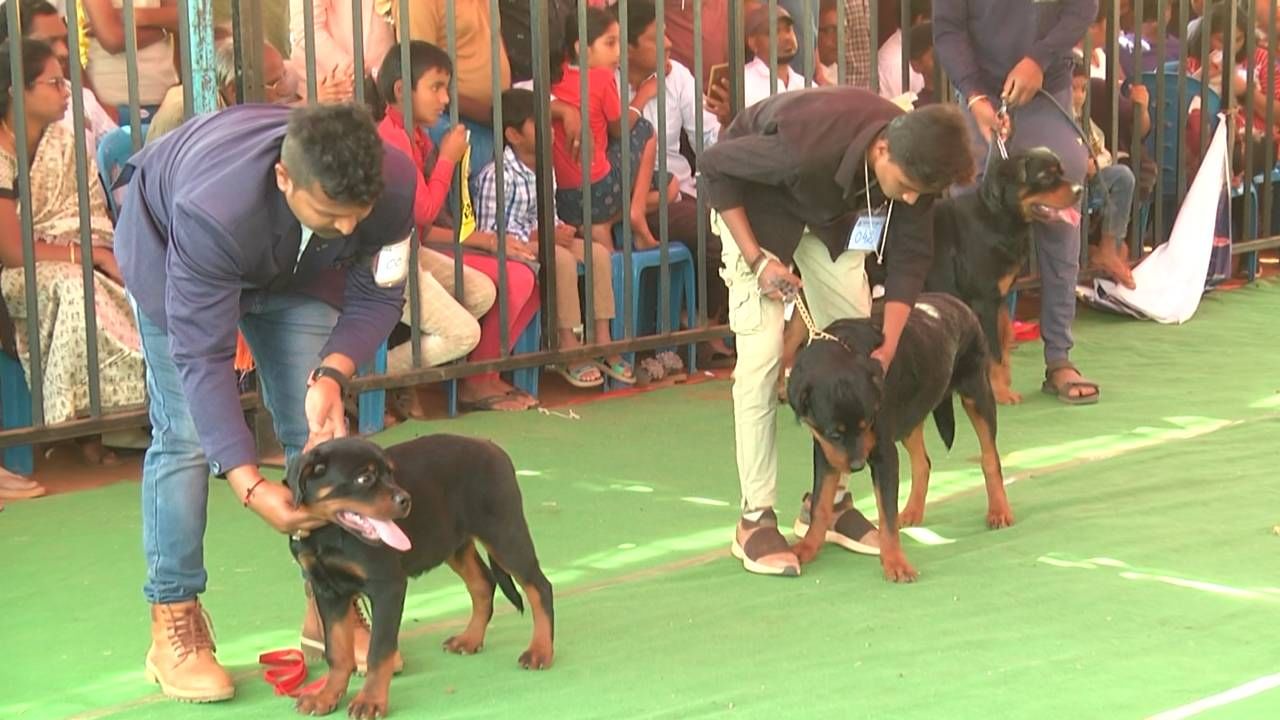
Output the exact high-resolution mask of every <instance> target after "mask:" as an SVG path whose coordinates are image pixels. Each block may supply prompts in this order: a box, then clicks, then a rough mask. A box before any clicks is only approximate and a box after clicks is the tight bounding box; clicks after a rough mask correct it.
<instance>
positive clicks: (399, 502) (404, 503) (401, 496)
mask: <svg viewBox="0 0 1280 720" xmlns="http://www.w3.org/2000/svg"><path fill="white" fill-rule="evenodd" d="M391 502H392V503H394V504H395V506H396V510H399V511H400V512H402V513H404V514H406V515H408V514H409V508H410V507H411V506H412V505H413V498H411V497H409V493H406V492H398V493H396V494H395V496H394V497H392V498H391Z"/></svg>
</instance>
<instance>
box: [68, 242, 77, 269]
mask: <svg viewBox="0 0 1280 720" xmlns="http://www.w3.org/2000/svg"><path fill="white" fill-rule="evenodd" d="M67 259H68V260H70V261H71V264H72V265H75V264H76V244H75V243H71V244H70V245H68V246H67Z"/></svg>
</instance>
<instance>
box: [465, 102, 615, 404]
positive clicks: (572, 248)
mask: <svg viewBox="0 0 1280 720" xmlns="http://www.w3.org/2000/svg"><path fill="white" fill-rule="evenodd" d="M502 138H503V141H504V145H505V147H504V148H503V151H502V185H503V202H504V205H505V212H504V215H505V219H506V233H507V248H508V250H509V251H510V250H511V249H516V248H518V249H519V251H518V252H517V253H514V254H509V257H513V258H520V257H525V258H528V259H529V260H534V259H536V258H537V256H538V190H537V180H538V179H537V172H536V168H537V162H538V161H537V135H536V130H535V127H534V96H533V93H532V92H531V91H529V90H522V89H513V90H507V91H505V92H503V93H502ZM473 202H474V204H475V211H476V230H477V232H490V233H496V232H497V231H498V191H497V171H496V168H495V166H494V164H493V163H492V162H491V163H489V164H488V165H487V166H485V168H484V169H483V170H481V171H480V173H479V175H477V176H476V192H475V196H474V197H473ZM553 202H554V201H553ZM576 234H577V233H576V231H575V229H574V228H573V227H572V226H570V225H565V224H563V223H559V222H557V224H556V230H555V238H554V241H555V249H556V266H555V273H556V297H555V302H556V332H557V334H558V335H559V339H560V347H562V348H575V347H580V346H581V345H582V342H581V341H580V340H579V339H578V336H577V335H576V334H575V333H574V329H575V328H576V327H577V326H578V325H581V324H582V306H581V304H580V302H579V299H578V264H579V263H581V262H583V261H584V258H585V256H586V252H585V244H584V240H583V239H582V238H580V237H577V236H576ZM591 266H592V273H593V274H592V282H593V288H592V289H593V292H592V298H591V301H592V307H593V309H594V311H595V337H596V339H597V341H598V342H607V341H608V340H609V339H610V337H611V336H610V333H609V321H610V320H612V319H613V317H614V307H615V306H614V298H613V270H612V262H611V261H610V248H608V247H606V246H604V245H601V244H597V245H596V246H595V247H593V248H592V253H591ZM553 369H554V370H555V371H556V372H558V373H560V375H562V376H563V377H564V378H565V380H567V381H568V382H569V383H570V384H572V385H574V386H575V387H582V388H588V387H598V386H599V385H601V384H602V383H603V382H604V376H603V375H601V372H604V373H605V374H608V375H609V376H610V377H612V378H614V379H615V380H619V381H621V382H624V383H628V384H630V383H634V382H635V372H634V370H633V369H632V367H631V364H630V363H628V362H627V361H626V360H625V359H623V358H622V356H620V355H617V354H615V355H611V356H609V357H607V358H600V359H597V360H588V361H582V362H577V363H570V364H568V365H565V366H561V367H555V368H553Z"/></svg>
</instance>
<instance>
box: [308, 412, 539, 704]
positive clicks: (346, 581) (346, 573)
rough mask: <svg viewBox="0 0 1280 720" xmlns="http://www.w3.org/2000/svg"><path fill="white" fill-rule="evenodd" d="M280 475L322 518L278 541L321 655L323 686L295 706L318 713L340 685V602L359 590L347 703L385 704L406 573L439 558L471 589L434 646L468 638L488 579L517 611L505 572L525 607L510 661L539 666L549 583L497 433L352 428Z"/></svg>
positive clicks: (469, 647) (489, 602)
mask: <svg viewBox="0 0 1280 720" xmlns="http://www.w3.org/2000/svg"><path fill="white" fill-rule="evenodd" d="M288 483H289V487H290V488H291V489H292V490H293V497H294V502H295V503H296V504H297V505H298V506H299V507H300V508H304V509H306V510H307V511H309V512H310V513H311V514H313V515H315V516H316V517H320V518H323V519H326V520H328V521H329V522H330V524H329V525H325V526H323V527H321V528H319V529H318V530H315V531H313V532H312V533H311V534H310V535H308V536H306V537H302V538H298V537H295V538H293V539H292V540H291V541H290V544H289V547H290V549H291V550H292V551H293V556H294V558H296V559H297V561H298V563H299V564H300V565H301V566H302V568H303V571H304V572H305V574H306V576H307V579H308V580H309V581H310V582H311V584H312V587H313V589H314V592H315V600H316V606H317V607H318V609H319V611H320V617H321V620H322V621H323V623H324V630H325V659H326V660H327V661H328V663H329V674H328V676H327V678H326V682H325V685H324V687H323V688H321V689H320V690H319V691H317V692H315V693H311V694H307V695H303V696H301V697H299V698H298V703H297V707H298V711H299V712H301V713H304V714H310V715H323V714H327V713H329V712H332V711H333V710H334V708H335V707H337V705H338V703H339V702H341V700H342V698H343V696H344V695H345V694H346V692H347V684H348V682H349V680H350V677H351V674H352V672H354V670H355V653H354V647H353V645H352V642H353V635H354V632H355V623H356V622H357V618H356V613H355V610H354V608H353V607H352V602H353V600H354V599H355V598H356V597H357V596H358V595H364V596H366V597H368V598H369V601H370V604H371V606H372V628H371V637H370V642H369V671H368V673H369V674H368V677H367V678H366V679H365V683H364V686H363V687H362V688H361V689H360V692H359V693H358V694H357V695H356V697H355V699H353V700H352V701H351V704H350V706H349V707H348V714H349V715H350V716H351V717H353V718H360V719H364V718H376V717H384V716H385V715H386V714H387V698H388V691H389V689H390V684H391V675H392V671H393V658H394V656H395V652H396V647H397V644H398V641H397V634H398V633H399V630H400V620H401V615H402V613H403V611H404V598H405V591H406V588H407V585H408V579H409V577H411V576H417V575H421V574H423V573H425V572H427V571H428V570H431V569H432V568H434V567H437V566H439V565H441V564H444V563H447V564H448V565H449V567H450V568H452V569H453V571H454V572H456V573H457V574H458V575H459V576H461V577H462V579H463V581H464V582H465V583H466V585H467V591H468V592H469V593H470V594H471V620H470V622H469V623H468V624H467V627H466V629H465V630H463V631H462V633H461V634H459V635H456V636H454V637H451V638H449V639H448V640H446V641H445V642H444V648H445V649H446V650H449V651H451V652H456V653H462V654H471V653H475V652H477V651H479V650H480V648H481V646H482V645H483V644H484V635H485V630H486V628H487V627H488V625H489V619H490V618H491V617H492V616H493V595H494V585H495V582H496V584H497V586H498V587H500V588H502V593H503V594H504V595H506V596H507V599H509V600H510V601H511V603H512V604H513V605H515V606H516V607H517V608H518V609H519V610H520V611H521V612H523V611H524V603H523V602H522V600H521V597H520V594H519V592H518V591H517V590H516V586H515V582H513V581H512V577H513V576H514V578H515V581H516V582H519V583H520V585H521V586H522V587H523V588H524V591H525V595H526V596H527V597H528V599H529V604H530V606H531V608H532V612H533V640H532V642H531V643H530V644H529V648H528V649H527V650H526V651H525V652H524V653H523V654H521V655H520V659H519V662H520V665H521V667H524V668H529V669H538V670H541V669H543V668H547V667H550V666H551V660H552V655H553V649H552V641H553V636H554V632H555V629H554V628H555V613H554V610H553V606H552V596H551V583H550V582H548V581H547V578H546V576H545V575H543V573H542V569H541V567H539V565H538V558H537V555H536V553H535V552H534V549H533V540H532V538H531V537H530V535H529V527H528V524H527V523H526V522H525V517H524V510H523V503H522V500H521V497H520V487H519V485H518V484H517V483H516V476H515V469H514V468H513V467H512V464H511V458H509V457H508V456H507V454H506V453H505V452H503V451H502V449H501V448H499V447H498V446H497V445H495V444H493V443H491V442H488V441H485V440H478V439H474V438H467V437H461V436H456V435H428V436H425V437H420V438H417V439H415V440H410V441H408V442H405V443H401V444H399V445H394V446H392V447H389V448H387V449H386V450H383V449H381V448H379V447H378V446H377V445H374V444H373V443H371V442H369V441H367V440H361V439H358V438H343V439H340V440H331V441H329V442H326V443H322V444H320V445H317V446H316V447H315V448H313V449H312V450H310V451H309V452H307V453H305V454H304V455H303V456H302V457H301V458H299V459H298V460H296V461H295V462H294V463H293V464H292V465H291V466H290V470H289V474H288ZM477 542H478V543H480V544H481V545H484V547H485V549H486V551H487V553H488V556H489V564H486V563H485V562H484V560H482V559H481V557H480V554H479V552H478V551H477V549H476V543H477Z"/></svg>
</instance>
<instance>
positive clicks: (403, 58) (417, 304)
mask: <svg viewBox="0 0 1280 720" xmlns="http://www.w3.org/2000/svg"><path fill="white" fill-rule="evenodd" d="M399 3H400V12H399V15H400V17H399V21H400V22H399V23H398V24H399V26H400V27H399V28H397V31H398V32H397V33H396V37H398V38H403V39H402V40H401V41H400V48H399V52H400V75H401V78H402V79H401V82H400V88H401V90H400V115H401V119H402V120H403V121H404V130H405V134H406V135H407V136H408V139H409V147H413V143H414V135H415V134H416V133H417V130H418V128H417V123H415V122H414V119H413V94H414V90H415V89H416V88H415V86H414V83H412V82H410V81H409V79H410V76H411V75H412V68H413V56H412V54H411V52H410V47H411V45H412V43H411V41H410V40H409V12H410V10H409V0H399ZM304 4H306V5H310V4H311V3H309V2H304ZM357 4H358V3H357ZM312 71H314V66H313V67H312ZM423 160H424V161H425V160H426V158H423ZM424 230H427V231H429V230H430V228H419V227H418V223H417V222H415V223H413V229H412V230H411V231H410V233H409V343H410V348H411V350H410V351H411V352H412V354H413V366H414V367H415V368H420V367H422V286H421V283H419V282H418V281H419V279H420V275H419V272H420V270H419V269H420V268H421V267H422V266H421V265H420V264H419V263H420V262H421V257H422V250H421V249H420V248H419V247H418V244H419V243H421V242H422V241H423V240H424V239H425V238H423V237H422V235H421V233H422V232H423V231H424ZM454 293H455V299H457V300H458V301H459V302H461V301H462V294H461V293H460V292H458V290H457V288H455V289H454Z"/></svg>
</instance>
